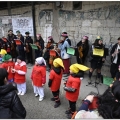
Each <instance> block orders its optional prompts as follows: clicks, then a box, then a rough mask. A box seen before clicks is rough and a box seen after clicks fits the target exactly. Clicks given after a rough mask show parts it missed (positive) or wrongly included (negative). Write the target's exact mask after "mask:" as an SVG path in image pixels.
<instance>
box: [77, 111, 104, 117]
mask: <svg viewBox="0 0 120 120" xmlns="http://www.w3.org/2000/svg"><path fill="white" fill-rule="evenodd" d="M82 118H83V119H84V118H101V119H103V118H102V116H99V113H98V111H92V112H90V111H85V110H80V111H79V112H78V113H77V114H76V115H75V119H82Z"/></svg>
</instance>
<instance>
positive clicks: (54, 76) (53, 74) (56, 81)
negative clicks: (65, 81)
mask: <svg viewBox="0 0 120 120" xmlns="http://www.w3.org/2000/svg"><path fill="white" fill-rule="evenodd" d="M63 69H64V65H63V62H62V60H61V59H60V58H56V59H55V60H54V61H53V69H52V70H51V71H50V76H49V82H48V86H49V87H50V89H51V91H52V94H53V96H54V98H51V100H52V101H55V105H54V108H57V107H58V106H59V105H60V104H61V103H60V99H59V89H60V85H61V79H62V74H63Z"/></svg>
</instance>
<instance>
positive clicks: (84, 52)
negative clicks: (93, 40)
mask: <svg viewBox="0 0 120 120" xmlns="http://www.w3.org/2000/svg"><path fill="white" fill-rule="evenodd" d="M80 46H82V47H83V51H82V53H83V57H82V59H83V61H85V58H86V56H87V54H88V51H89V44H86V45H85V44H82V41H80V42H78V43H77V47H80ZM77 53H78V54H77V56H79V52H77Z"/></svg>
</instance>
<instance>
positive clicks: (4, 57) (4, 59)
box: [2, 54, 12, 62]
mask: <svg viewBox="0 0 120 120" xmlns="http://www.w3.org/2000/svg"><path fill="white" fill-rule="evenodd" d="M11 58H12V56H11V55H9V54H6V55H4V56H3V58H2V61H3V62H5V61H8V60H9V59H11Z"/></svg>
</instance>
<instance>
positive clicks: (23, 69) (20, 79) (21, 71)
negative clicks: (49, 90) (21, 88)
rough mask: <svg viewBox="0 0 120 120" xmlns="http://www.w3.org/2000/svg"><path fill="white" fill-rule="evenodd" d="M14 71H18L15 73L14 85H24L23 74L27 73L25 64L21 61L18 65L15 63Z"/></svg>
mask: <svg viewBox="0 0 120 120" xmlns="http://www.w3.org/2000/svg"><path fill="white" fill-rule="evenodd" d="M14 69H15V70H18V72H15V76H14V81H15V83H17V84H22V83H25V81H26V78H25V74H26V72H27V67H26V63H25V62H24V61H22V62H21V63H20V64H18V63H17V62H16V63H15V67H14Z"/></svg>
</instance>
